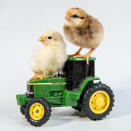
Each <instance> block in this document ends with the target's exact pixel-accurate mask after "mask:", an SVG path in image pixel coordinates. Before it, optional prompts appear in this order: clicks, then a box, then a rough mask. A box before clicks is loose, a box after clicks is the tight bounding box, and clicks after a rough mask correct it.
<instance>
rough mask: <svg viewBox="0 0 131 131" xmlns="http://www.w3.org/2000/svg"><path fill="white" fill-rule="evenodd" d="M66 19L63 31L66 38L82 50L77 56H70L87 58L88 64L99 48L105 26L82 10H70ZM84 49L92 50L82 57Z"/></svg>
mask: <svg viewBox="0 0 131 131" xmlns="http://www.w3.org/2000/svg"><path fill="white" fill-rule="evenodd" d="M65 19H66V22H65V24H64V27H63V31H64V34H65V36H66V38H67V39H68V40H69V41H70V42H71V43H73V44H75V45H77V46H80V49H79V50H78V51H77V52H76V53H75V54H73V55H69V56H74V57H85V58H86V60H87V63H88V58H89V57H90V55H91V53H92V52H93V51H94V50H95V49H96V48H97V47H98V46H99V44H100V42H101V40H102V38H103V35H104V29H103V26H102V25H101V23H100V22H99V21H98V20H97V19H96V18H94V17H92V16H90V15H88V14H87V13H86V12H85V11H84V10H83V9H80V8H70V9H68V10H67V12H66V16H65ZM82 48H89V49H91V50H90V51H89V52H88V53H86V54H84V55H80V51H81V50H82Z"/></svg>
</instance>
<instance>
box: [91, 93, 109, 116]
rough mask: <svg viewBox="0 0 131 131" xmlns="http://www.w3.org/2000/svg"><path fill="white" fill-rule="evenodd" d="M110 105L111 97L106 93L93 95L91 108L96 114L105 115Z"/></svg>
mask: <svg viewBox="0 0 131 131" xmlns="http://www.w3.org/2000/svg"><path fill="white" fill-rule="evenodd" d="M109 105H110V97H109V95H108V94H107V93H106V92H105V91H96V92H94V93H93V94H92V96H91V98H90V101H89V106H90V109H91V111H92V112H94V113H96V114H102V113H104V112H105V111H106V110H107V109H108V107H109Z"/></svg>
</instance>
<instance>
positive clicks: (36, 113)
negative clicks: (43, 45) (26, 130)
mask: <svg viewBox="0 0 131 131" xmlns="http://www.w3.org/2000/svg"><path fill="white" fill-rule="evenodd" d="M29 114H30V117H31V118H32V119H33V120H40V119H41V118H42V117H43V116H44V114H45V109H44V107H43V105H42V104H40V103H34V104H32V105H31V107H30V109H29Z"/></svg>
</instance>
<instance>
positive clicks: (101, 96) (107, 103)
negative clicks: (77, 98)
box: [81, 83, 114, 120]
mask: <svg viewBox="0 0 131 131" xmlns="http://www.w3.org/2000/svg"><path fill="white" fill-rule="evenodd" d="M113 106H114V94H113V91H112V90H111V89H110V87H108V86H107V85H105V84H103V83H96V84H93V85H92V86H91V87H90V88H89V89H87V90H86V91H85V92H84V96H83V98H82V104H81V110H82V112H83V113H84V114H85V116H87V117H89V118H90V119H92V120H100V119H102V118H103V117H105V116H106V115H108V114H109V113H110V111H111V110H112V107H113Z"/></svg>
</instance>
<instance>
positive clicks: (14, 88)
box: [0, 0, 131, 131]
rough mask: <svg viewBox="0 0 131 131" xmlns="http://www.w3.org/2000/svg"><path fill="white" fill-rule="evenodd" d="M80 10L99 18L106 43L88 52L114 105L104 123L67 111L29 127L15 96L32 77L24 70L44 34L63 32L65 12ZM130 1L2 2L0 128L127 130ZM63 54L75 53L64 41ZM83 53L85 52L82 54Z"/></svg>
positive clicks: (58, 110) (130, 81) (55, 112)
mask: <svg viewBox="0 0 131 131" xmlns="http://www.w3.org/2000/svg"><path fill="white" fill-rule="evenodd" d="M70 7H80V8H83V9H85V10H86V11H87V12H88V13H89V14H91V15H93V16H95V17H96V18H98V19H99V20H100V21H101V22H102V24H103V26H104V29H105V36H104V40H103V41H102V44H101V45H100V47H99V48H98V49H97V50H96V51H95V52H94V53H93V54H92V56H95V57H96V58H97V60H96V76H99V77H100V78H101V80H102V81H103V82H104V83H106V84H107V85H109V86H110V87H111V88H112V89H113V91H114V93H115V107H114V108H113V111H112V112H111V113H110V115H109V116H108V117H106V119H104V120H101V121H91V120H89V119H87V118H83V117H82V116H81V114H80V113H78V112H76V111H74V110H73V109H71V108H70V107H69V108H55V109H53V113H52V117H51V118H50V120H49V121H48V122H47V124H45V125H44V126H42V127H40V128H35V127H32V126H30V125H29V124H28V123H27V122H26V120H25V118H24V117H23V116H22V115H21V114H20V113H19V107H18V106H17V104H16V98H15V96H16V94H18V93H25V91H26V81H27V80H28V79H29V78H30V77H31V76H32V75H33V74H32V72H31V70H30V69H29V67H28V61H29V57H30V55H31V54H32V51H33V49H34V48H35V47H36V46H37V45H39V44H40V43H39V42H38V41H37V40H38V38H39V36H40V35H41V33H42V32H43V31H44V30H47V29H48V30H50V29H51V30H57V31H59V32H60V33H62V34H63V32H62V26H63V24H64V15H65V12H66V10H67V8H70ZM130 39H131V1H130V0H0V130H1V131H2V130H3V129H4V130H13V131H15V130H16V131H18V130H24V131H26V130H27V131H29V130H32V131H34V130H37V131H38V130H42V131H43V130H44V131H46V130H57V131H58V130H66V131H67V130H73V131H77V130H87V131H97V130H98V131H105V130H106V131H115V130H119V131H123V130H126V131H130V130H131V125H130V123H131V59H130V57H131V51H130V50H131V40H130ZM66 44H67V53H68V54H70V53H73V52H75V51H76V49H78V47H75V46H74V45H72V44H71V43H69V42H68V41H66ZM85 52H87V50H86V49H85V50H83V53H85Z"/></svg>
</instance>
